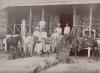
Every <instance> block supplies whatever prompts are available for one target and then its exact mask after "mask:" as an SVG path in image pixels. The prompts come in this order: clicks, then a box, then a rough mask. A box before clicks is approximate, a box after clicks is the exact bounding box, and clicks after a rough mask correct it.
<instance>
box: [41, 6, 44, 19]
mask: <svg viewBox="0 0 100 73" xmlns="http://www.w3.org/2000/svg"><path fill="white" fill-rule="evenodd" d="M41 20H43V21H44V7H43V8H42V19H41Z"/></svg>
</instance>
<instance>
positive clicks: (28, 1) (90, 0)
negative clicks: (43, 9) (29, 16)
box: [0, 0, 100, 9]
mask: <svg viewBox="0 0 100 73" xmlns="http://www.w3.org/2000/svg"><path fill="white" fill-rule="evenodd" d="M0 1H1V3H0V5H1V6H0V8H1V9H3V8H6V7H8V6H45V5H70V4H95V3H100V0H0Z"/></svg>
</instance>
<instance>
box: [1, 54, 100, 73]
mask: <svg viewBox="0 0 100 73" xmlns="http://www.w3.org/2000/svg"><path fill="white" fill-rule="evenodd" d="M53 56H54V55H53ZM53 56H50V57H29V58H23V59H17V60H7V59H6V58H7V55H3V54H1V55H0V73H36V72H35V70H36V68H37V67H41V72H40V73H100V60H99V61H94V60H91V59H88V58H87V57H78V58H77V59H73V61H74V63H71V64H68V63H60V64H57V65H53V64H55V63H56V62H57V61H58V60H56V59H55V58H54V57H53ZM48 65H51V66H50V67H48V68H45V67H47V66H48Z"/></svg>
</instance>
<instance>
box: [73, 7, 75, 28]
mask: <svg viewBox="0 0 100 73" xmlns="http://www.w3.org/2000/svg"><path fill="white" fill-rule="evenodd" d="M75 24H76V7H74V9H73V27H74V26H75Z"/></svg>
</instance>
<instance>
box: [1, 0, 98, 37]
mask: <svg viewBox="0 0 100 73" xmlns="http://www.w3.org/2000/svg"><path fill="white" fill-rule="evenodd" d="M1 1H2V2H1V3H0V32H1V33H4V32H5V33H6V34H13V35H14V34H20V33H21V21H22V20H23V19H24V20H26V24H27V25H26V26H27V28H26V29H27V31H26V33H27V34H30V35H32V33H33V31H34V29H35V27H36V26H37V25H38V23H39V21H40V20H45V21H46V28H45V29H46V31H47V33H48V36H50V35H51V34H52V33H53V30H54V28H55V27H56V25H57V23H58V22H60V23H61V27H62V29H63V28H64V27H65V24H66V23H69V26H70V27H71V28H72V27H73V26H77V27H80V26H83V28H82V32H83V34H85V33H89V36H92V33H93V37H94V38H99V37H100V32H99V31H100V29H99V27H100V0H1ZM2 29H4V31H2ZM5 30H6V31H5ZM91 30H93V32H91ZM84 31H87V32H84ZM88 31H89V32H88Z"/></svg>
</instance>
